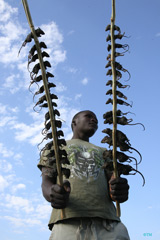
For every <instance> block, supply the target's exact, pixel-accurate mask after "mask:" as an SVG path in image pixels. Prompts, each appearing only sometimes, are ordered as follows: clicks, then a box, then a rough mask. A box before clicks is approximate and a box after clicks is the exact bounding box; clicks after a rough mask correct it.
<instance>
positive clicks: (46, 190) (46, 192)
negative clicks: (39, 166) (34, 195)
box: [41, 182, 53, 202]
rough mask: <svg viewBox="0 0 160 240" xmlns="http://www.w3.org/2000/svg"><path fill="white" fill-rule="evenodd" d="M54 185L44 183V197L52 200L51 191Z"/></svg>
mask: <svg viewBox="0 0 160 240" xmlns="http://www.w3.org/2000/svg"><path fill="white" fill-rule="evenodd" d="M52 186H53V183H51V182H50V183H47V184H46V183H42V185H41V187H42V193H43V197H44V198H45V199H46V200H47V201H48V202H51V199H50V193H51V187H52Z"/></svg>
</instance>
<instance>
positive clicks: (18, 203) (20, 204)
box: [5, 194, 34, 213]
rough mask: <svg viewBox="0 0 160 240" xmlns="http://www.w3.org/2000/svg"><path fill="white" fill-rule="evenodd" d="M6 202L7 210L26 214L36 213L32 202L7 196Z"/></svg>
mask: <svg viewBox="0 0 160 240" xmlns="http://www.w3.org/2000/svg"><path fill="white" fill-rule="evenodd" d="M5 201H6V204H5V206H6V207H7V208H12V209H15V210H16V211H24V212H26V213H31V212H33V211H34V208H33V206H32V204H31V202H30V201H29V200H28V199H26V198H22V197H19V196H14V195H10V194H7V195H6V196H5Z"/></svg>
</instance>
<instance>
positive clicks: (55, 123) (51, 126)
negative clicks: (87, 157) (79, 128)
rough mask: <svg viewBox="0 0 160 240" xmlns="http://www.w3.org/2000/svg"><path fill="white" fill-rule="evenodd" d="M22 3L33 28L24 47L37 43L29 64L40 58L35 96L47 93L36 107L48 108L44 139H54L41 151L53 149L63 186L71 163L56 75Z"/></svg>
mask: <svg viewBox="0 0 160 240" xmlns="http://www.w3.org/2000/svg"><path fill="white" fill-rule="evenodd" d="M22 3H23V7H24V10H25V14H26V17H27V20H28V23H29V26H30V29H31V33H30V34H28V36H27V37H26V39H25V41H24V42H23V44H22V47H25V45H26V44H27V43H29V42H31V41H32V39H34V41H35V45H34V46H33V47H32V48H31V50H30V51H29V56H28V66H29V64H30V63H32V62H35V61H36V60H37V59H39V63H36V64H35V66H34V67H33V69H32V71H31V72H30V77H31V83H30V86H31V85H32V84H33V83H36V84H37V85H38V83H40V82H42V81H43V85H42V86H41V87H39V90H38V91H37V92H36V93H35V94H34V97H35V95H36V96H37V95H39V94H42V93H44V92H45V95H43V96H42V97H40V98H39V100H38V102H37V103H36V104H35V106H34V108H35V107H36V106H39V107H40V109H41V108H48V112H47V115H45V128H44V129H43V130H42V133H43V135H44V136H45V137H44V139H43V140H48V139H52V141H51V142H49V143H47V144H46V146H45V147H44V148H43V149H42V150H41V152H43V151H44V150H46V149H48V150H51V153H52V156H49V157H50V164H51V165H53V166H54V175H55V177H57V176H58V180H59V184H60V185H61V186H62V185H63V177H62V175H65V176H66V177H67V178H68V177H69V175H70V171H69V169H65V168H62V167H61V164H69V161H68V159H67V153H66V151H65V150H61V148H62V147H63V146H64V145H66V142H65V140H64V139H62V138H60V137H63V136H64V134H63V132H62V131H61V130H59V131H58V130H57V128H61V125H62V124H61V121H59V120H56V115H57V116H60V113H59V111H58V110H57V109H54V107H57V104H56V103H55V102H54V100H56V99H58V97H57V96H56V95H55V94H51V93H50V88H52V87H56V86H55V84H53V83H50V82H49V80H48V78H49V77H51V78H53V77H54V76H53V74H51V73H49V72H47V71H46V69H47V68H50V67H51V64H50V62H49V61H44V60H43V58H44V57H47V58H49V55H48V53H46V52H44V51H43V52H42V51H41V49H42V48H45V49H46V48H47V46H46V44H45V43H44V42H39V40H38V37H41V35H44V32H43V31H42V30H41V29H40V28H38V29H36V30H35V28H34V25H33V22H32V18H31V14H30V11H29V7H28V3H27V0H22ZM22 47H21V48H22ZM21 48H20V50H19V53H20V51H21ZM35 52H36V54H35ZM40 71H41V75H38V74H39V72H40ZM37 75H38V76H37ZM30 86H29V88H30ZM48 131H49V132H48ZM59 138H60V139H59ZM43 140H42V141H43ZM64 217H65V211H64V209H62V219H63V218H64Z"/></svg>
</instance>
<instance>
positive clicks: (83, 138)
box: [72, 134, 89, 142]
mask: <svg viewBox="0 0 160 240" xmlns="http://www.w3.org/2000/svg"><path fill="white" fill-rule="evenodd" d="M72 139H80V140H83V141H86V142H89V137H88V136H86V135H84V134H73V137H72Z"/></svg>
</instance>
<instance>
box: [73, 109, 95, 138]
mask: <svg viewBox="0 0 160 240" xmlns="http://www.w3.org/2000/svg"><path fill="white" fill-rule="evenodd" d="M71 127H72V131H73V138H78V139H82V140H86V139H87V140H86V141H89V138H90V137H91V136H93V135H94V133H95V132H96V130H97V128H98V120H97V117H96V115H95V114H94V113H93V112H91V111H89V110H85V111H81V112H78V113H77V114H76V115H75V116H74V117H73V119H72V124H71Z"/></svg>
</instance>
